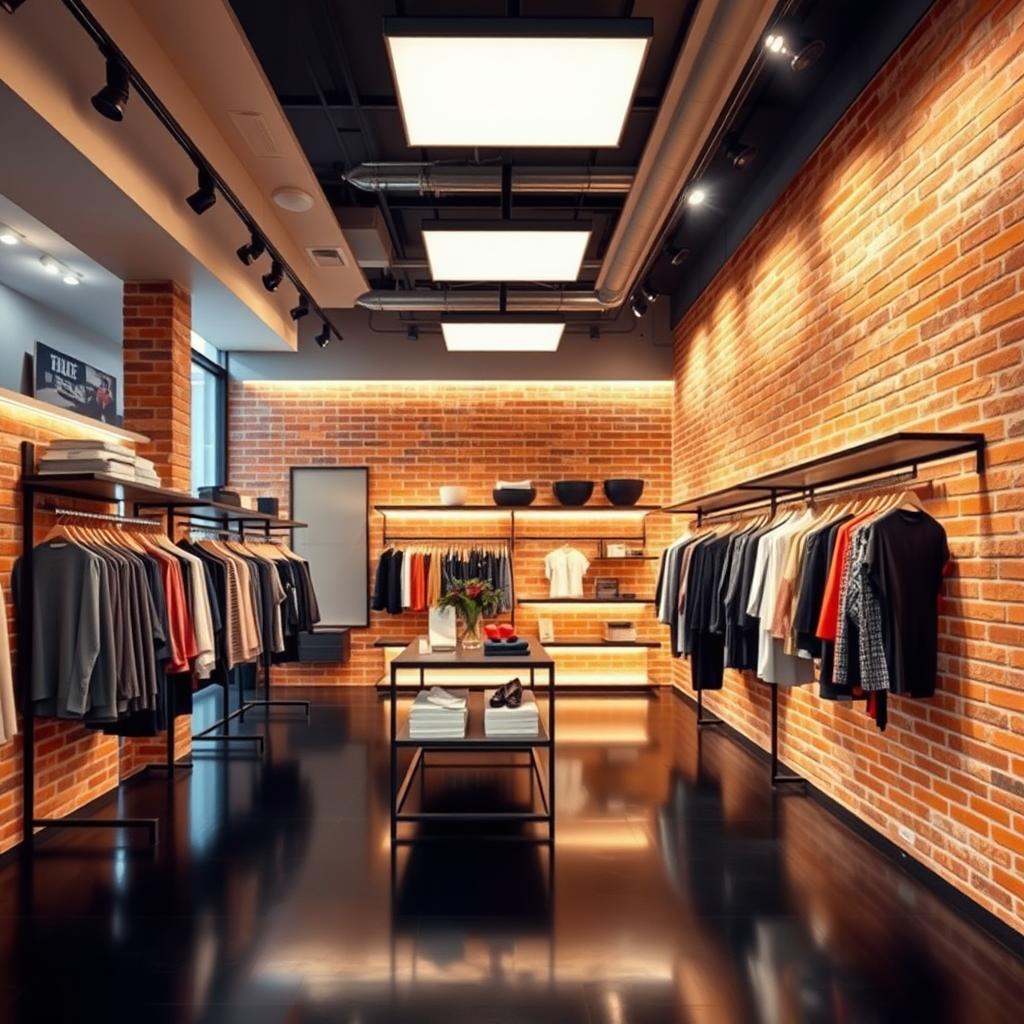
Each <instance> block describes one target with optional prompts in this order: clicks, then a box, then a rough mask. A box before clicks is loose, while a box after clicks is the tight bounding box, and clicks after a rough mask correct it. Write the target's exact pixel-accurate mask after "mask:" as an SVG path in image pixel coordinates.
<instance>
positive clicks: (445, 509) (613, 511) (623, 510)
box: [373, 505, 662, 516]
mask: <svg viewBox="0 0 1024 1024" xmlns="http://www.w3.org/2000/svg"><path fill="white" fill-rule="evenodd" d="M373 510H374V512H380V513H381V514H382V515H401V513H403V512H419V513H430V514H436V515H439V516H441V515H448V514H449V513H455V514H458V513H461V512H469V513H474V512H475V513H477V514H479V513H481V512H501V513H515V514H516V515H522V514H523V513H527V514H529V515H534V514H536V513H541V514H544V513H561V514H563V515H564V514H566V513H568V514H570V515H579V514H583V515H591V514H592V515H605V516H606V515H613V516H614V515H624V514H627V513H631V514H633V515H638V514H645V515H646V514H649V513H651V512H660V511H661V510H662V509H661V506H660V505H374V506H373Z"/></svg>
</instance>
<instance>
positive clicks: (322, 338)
mask: <svg viewBox="0 0 1024 1024" xmlns="http://www.w3.org/2000/svg"><path fill="white" fill-rule="evenodd" d="M330 340H331V325H330V324H329V323H328V322H327V321H326V320H324V321H323V330H322V331H321V332H320V333H319V334H318V335H317V336H316V343H317V345H319V346H320V348H327V345H328V343H329V342H330Z"/></svg>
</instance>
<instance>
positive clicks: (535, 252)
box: [423, 221, 590, 281]
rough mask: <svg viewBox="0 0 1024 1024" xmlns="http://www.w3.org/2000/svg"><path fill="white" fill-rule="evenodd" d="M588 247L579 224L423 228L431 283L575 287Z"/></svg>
mask: <svg viewBox="0 0 1024 1024" xmlns="http://www.w3.org/2000/svg"><path fill="white" fill-rule="evenodd" d="M589 241H590V225H589V224H586V223H584V222H576V223H573V224H571V225H565V226H559V225H552V224H551V223H540V224H535V223H527V222H525V221H502V222H501V223H500V225H498V224H496V225H495V226H494V227H481V225H480V223H479V222H476V223H475V224H472V225H471V224H465V223H462V222H455V221H447V222H445V221H431V222H427V223H425V224H424V225H423V242H424V245H425V246H426V249H427V259H428V260H429V262H430V273H431V276H432V277H433V278H434V280H435V281H575V280H576V279H577V278H578V277H579V274H580V266H581V265H582V263H583V257H584V255H585V253H586V251H587V243H588V242H589Z"/></svg>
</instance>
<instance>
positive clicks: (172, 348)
mask: <svg viewBox="0 0 1024 1024" xmlns="http://www.w3.org/2000/svg"><path fill="white" fill-rule="evenodd" d="M124 425H125V427H126V428H127V429H128V430H135V431H137V432H138V433H140V434H145V435H146V436H147V437H148V438H149V439H150V442H149V444H147V445H140V446H139V448H138V452H139V454H140V455H144V456H145V457H146V458H148V459H152V460H153V462H154V463H155V464H156V470H157V472H158V473H159V474H160V477H161V479H162V480H163V485H164V487H169V488H173V489H174V490H177V491H188V490H190V489H191V458H192V299H191V296H190V295H189V293H188V292H187V291H186V290H185V289H184V288H182V286H181V285H180V284H177V283H176V282H174V281H127V282H125V285H124ZM191 737H192V719H191V717H189V716H183V717H180V718H178V719H177V724H176V729H175V746H176V750H177V754H178V755H179V756H180V755H182V754H185V753H187V752H188V751H189V750H190V749H191V745H192V740H191ZM165 757H166V749H165V746H164V741H163V739H149V740H145V739H129V740H125V742H124V746H123V747H122V753H121V777H122V778H124V777H125V776H127V775H131V774H133V773H134V772H136V771H138V769H140V768H142V767H143V766H145V765H147V764H154V763H162V762H163V761H164V759H165Z"/></svg>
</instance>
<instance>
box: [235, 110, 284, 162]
mask: <svg viewBox="0 0 1024 1024" xmlns="http://www.w3.org/2000/svg"><path fill="white" fill-rule="evenodd" d="M229 116H230V118H231V121H232V123H233V124H234V126H235V128H236V129H237V130H238V134H239V135H241V136H242V139H243V141H244V142H245V144H246V145H247V146H248V147H249V151H250V152H251V153H252V155H253V156H258V157H280V156H281V151H280V150H279V149H278V148H277V143H276V142H275V141H274V136H273V135H272V134H271V131H270V126H269V125H268V124H267V121H266V118H265V117H264V116H263V115H262V114H258V113H256V112H255V111H244V110H232V111H231V112H230V113H229Z"/></svg>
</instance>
